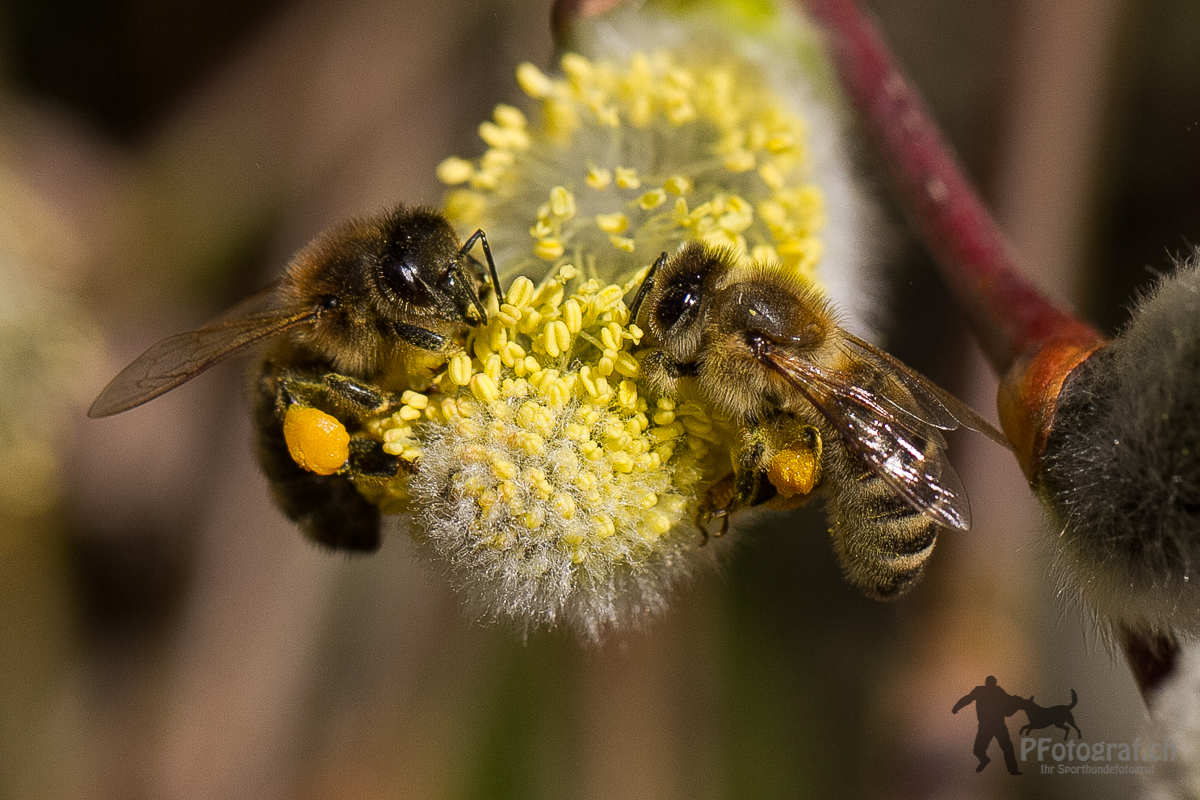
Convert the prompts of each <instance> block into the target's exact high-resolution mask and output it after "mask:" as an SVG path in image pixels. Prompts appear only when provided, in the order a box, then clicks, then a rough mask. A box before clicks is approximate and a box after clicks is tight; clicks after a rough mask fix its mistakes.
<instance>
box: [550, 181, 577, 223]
mask: <svg viewBox="0 0 1200 800" xmlns="http://www.w3.org/2000/svg"><path fill="white" fill-rule="evenodd" d="M550 213H551V214H553V215H554V216H555V217H557V218H558V219H561V220H568V219H571V218H572V217H574V216H575V195H573V194H571V193H570V192H569V191H567V189H566V187H564V186H555V187H554V188H553V189H551V190H550Z"/></svg>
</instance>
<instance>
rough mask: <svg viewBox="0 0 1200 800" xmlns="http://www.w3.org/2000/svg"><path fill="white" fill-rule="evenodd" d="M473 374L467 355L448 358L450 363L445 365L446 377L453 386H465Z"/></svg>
mask: <svg viewBox="0 0 1200 800" xmlns="http://www.w3.org/2000/svg"><path fill="white" fill-rule="evenodd" d="M473 372H474V368H473V367H472V366H471V357H470V356H469V355H467V354H466V353H456V354H455V355H452V356H450V362H449V363H448V364H447V365H446V375H447V376H448V377H449V378H450V382H451V383H453V384H454V385H455V386H466V385H467V384H468V383H470V382H471V374H472V373H473Z"/></svg>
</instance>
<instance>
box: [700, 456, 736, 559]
mask: <svg viewBox="0 0 1200 800" xmlns="http://www.w3.org/2000/svg"><path fill="white" fill-rule="evenodd" d="M733 493H734V492H733V473H730V474H728V475H726V476H725V477H724V478H722V479H721V480H719V481H717V482H716V483H714V484H713V485H712V486H710V487H708V491H706V492H705V493H704V497H703V498H702V499H701V500H700V504H699V506H698V507H697V508H696V527H697V528H699V529H700V534H701V535H702V536H703V537H704V541H703V542H701V544H702V545H704V544H708V538H709V532H708V523H710V522H712V521H713V520H714V519H717V518H720V520H721V530H720V532H718V533H717V534H716V535H717V536H724V535H725V534H726V533H728V532H729V512H730V507H731V506H732V505H733Z"/></svg>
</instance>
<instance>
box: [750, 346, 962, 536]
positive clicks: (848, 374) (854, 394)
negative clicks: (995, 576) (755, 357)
mask: <svg viewBox="0 0 1200 800" xmlns="http://www.w3.org/2000/svg"><path fill="white" fill-rule="evenodd" d="M872 350H873V348H872ZM764 357H765V359H766V361H767V362H768V364H769V365H770V366H771V367H772V368H773V369H775V370H776V371H777V372H778V373H779V374H780V375H782V376H783V377H784V378H786V379H787V380H788V382H789V383H791V384H792V386H794V387H795V388H796V390H797V391H799V392H800V393H801V394H802V395H803V396H804V398H805V399H806V400H808V401H809V402H810V403H812V404H813V406H814V407H815V408H816V409H817V411H819V412H820V413H821V415H822V416H824V417H825V418H826V419H827V420H829V422H830V424H832V425H833V426H834V428H836V429H837V431H838V432H839V433H840V434H841V435H842V438H843V439H844V440H845V442H846V444H847V446H849V447H850V449H851V451H852V452H854V453H855V454H856V455H857V456H859V457H860V458H861V459H862V460H863V461H864V462H866V464H867V466H868V467H869V468H870V470H871V471H872V472H873V473H874V474H875V475H878V476H879V477H880V478H882V479H883V481H884V482H885V483H887V485H888V486H889V487H890V488H891V489H892V490H893V491H895V492H896V493H897V494H898V495H900V496H901V497H902V498H904V500H905V501H906V502H907V503H908V504H909V505H911V506H912V507H913V508H915V509H917V510H918V511H920V512H921V513H923V514H925V515H926V516H928V517H929V518H930V519H932V520H934V521H935V522H938V523H939V524H941V525H945V526H947V527H951V528H957V529H959V530H964V531H965V530H970V527H971V509H970V505H969V503H968V502H967V495H966V490H965V489H963V485H962V482H961V481H960V480H959V478H958V474H957V473H956V472H955V471H954V468H953V467H951V466H950V462H949V461H948V460H947V459H946V456H945V452H944V450H945V439H944V438H943V436H942V431H944V430H951V429H953V428H956V427H958V420H957V418H956V417H954V416H953V415H950V414H949V409H947V408H945V404H944V403H941V402H940V398H939V405H938V406H936V407H935V408H933V409H932V410H930V409H927V408H926V407H925V405H924V403H923V400H924V397H921V398H920V399H918V398H917V396H916V395H915V394H914V393H911V392H909V391H907V390H908V383H907V382H906V381H904V380H900V379H897V378H895V377H894V374H895V373H894V372H892V371H891V370H883V369H881V368H880V367H879V365H878V363H873V364H872V365H871V368H870V369H866V370H863V371H862V372H859V371H850V370H831V369H826V368H824V367H819V366H817V365H815V364H812V363H810V362H808V361H805V360H803V359H800V358H797V357H795V356H793V355H791V354H790V353H788V352H787V351H785V350H782V349H779V348H770V349H768V350H766V351H765V352H764ZM884 363H889V362H887V361H886V360H885V362H884ZM856 365H857V362H856ZM913 374H915V373H913ZM918 378H919V376H918ZM921 380H922V382H923V387H924V385H929V386H932V384H929V382H928V381H924V379H921ZM947 415H949V417H947ZM984 424H986V423H984Z"/></svg>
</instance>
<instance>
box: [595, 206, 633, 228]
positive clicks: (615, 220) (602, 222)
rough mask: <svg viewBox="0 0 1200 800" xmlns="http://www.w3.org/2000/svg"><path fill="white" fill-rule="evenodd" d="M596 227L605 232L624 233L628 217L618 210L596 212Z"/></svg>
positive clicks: (627, 224) (627, 225)
mask: <svg viewBox="0 0 1200 800" xmlns="http://www.w3.org/2000/svg"><path fill="white" fill-rule="evenodd" d="M596 227H598V228H599V229H600V230H602V231H604V232H605V233H624V232H625V230H626V229H627V228H628V227H629V217H627V216H625V215H624V214H622V213H621V212H620V211H617V212H614V213H612V214H597V215H596Z"/></svg>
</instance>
